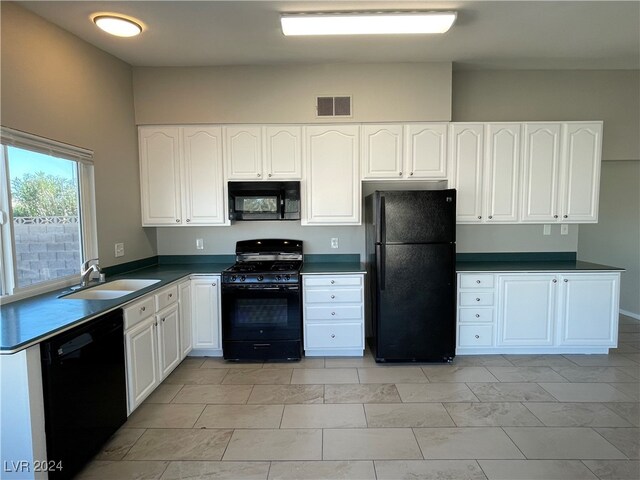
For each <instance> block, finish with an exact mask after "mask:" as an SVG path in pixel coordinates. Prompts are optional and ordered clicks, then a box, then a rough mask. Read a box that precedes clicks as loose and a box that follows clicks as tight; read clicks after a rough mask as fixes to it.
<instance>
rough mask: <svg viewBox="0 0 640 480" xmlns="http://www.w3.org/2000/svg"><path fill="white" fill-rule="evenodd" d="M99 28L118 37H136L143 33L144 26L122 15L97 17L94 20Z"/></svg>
mask: <svg viewBox="0 0 640 480" xmlns="http://www.w3.org/2000/svg"><path fill="white" fill-rule="evenodd" d="M92 20H93V23H95V24H96V25H97V26H98V28H100V29H102V30H104V31H105V32H107V33H110V34H111V35H115V36H116V37H135V36H136V35H139V34H140V33H141V32H142V26H141V25H140V24H139V23H138V22H136V21H135V20H132V19H130V18H126V17H123V16H120V15H111V14H109V15H102V14H101V15H96V16H95V17H93V18H92Z"/></svg>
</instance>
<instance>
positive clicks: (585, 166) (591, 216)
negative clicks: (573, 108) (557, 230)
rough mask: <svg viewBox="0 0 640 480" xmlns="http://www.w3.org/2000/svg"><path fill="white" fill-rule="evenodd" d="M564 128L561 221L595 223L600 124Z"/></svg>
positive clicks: (572, 123) (574, 125)
mask: <svg viewBox="0 0 640 480" xmlns="http://www.w3.org/2000/svg"><path fill="white" fill-rule="evenodd" d="M563 128H564V131H563V147H562V159H563V162H562V175H561V176H562V179H563V181H562V185H563V188H562V191H561V210H560V211H561V213H562V218H561V221H562V222H565V223H568V222H572V223H593V222H597V221H598V197H599V192H600V161H601V157H602V122H591V123H582V122H571V123H565V124H564V126H563Z"/></svg>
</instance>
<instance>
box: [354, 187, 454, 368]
mask: <svg viewBox="0 0 640 480" xmlns="http://www.w3.org/2000/svg"><path fill="white" fill-rule="evenodd" d="M455 219H456V191H455V190H411V191H386V192H380V191H376V192H374V193H373V194H371V195H369V196H367V197H366V199H365V223H366V242H367V251H366V253H367V271H368V275H367V276H368V281H369V288H370V291H369V294H370V295H369V298H370V304H371V320H372V322H371V329H372V332H371V333H372V345H371V346H372V349H373V350H374V354H375V359H376V361H377V362H450V361H451V360H452V359H453V357H454V356H455V343H456V342H455V338H456V327H455V325H456V322H455V305H456V298H455V295H456V293H455V292H456V289H455V278H456V277H455V257H456V244H455V232H456V220H455Z"/></svg>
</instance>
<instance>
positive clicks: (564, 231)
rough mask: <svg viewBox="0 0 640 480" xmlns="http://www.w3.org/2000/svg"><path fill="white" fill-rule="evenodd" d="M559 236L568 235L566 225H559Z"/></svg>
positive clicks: (567, 226)
mask: <svg viewBox="0 0 640 480" xmlns="http://www.w3.org/2000/svg"><path fill="white" fill-rule="evenodd" d="M560 235H569V225H567V224H566V223H563V224H562V225H560Z"/></svg>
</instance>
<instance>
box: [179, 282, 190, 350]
mask: <svg viewBox="0 0 640 480" xmlns="http://www.w3.org/2000/svg"><path fill="white" fill-rule="evenodd" d="M178 303H179V305H180V359H183V358H184V357H186V356H187V355H188V354H189V352H190V351H191V349H192V348H193V334H192V328H191V281H186V282H182V283H181V284H180V285H178Z"/></svg>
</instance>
